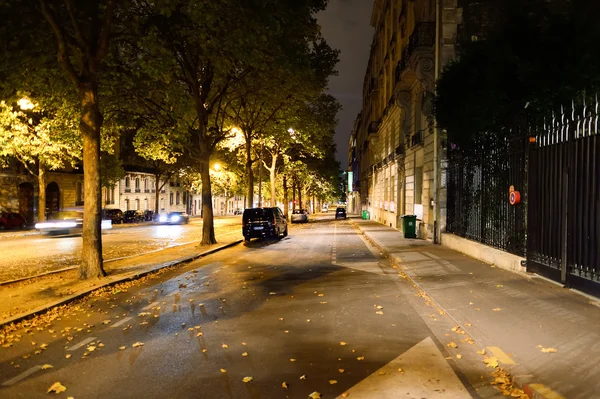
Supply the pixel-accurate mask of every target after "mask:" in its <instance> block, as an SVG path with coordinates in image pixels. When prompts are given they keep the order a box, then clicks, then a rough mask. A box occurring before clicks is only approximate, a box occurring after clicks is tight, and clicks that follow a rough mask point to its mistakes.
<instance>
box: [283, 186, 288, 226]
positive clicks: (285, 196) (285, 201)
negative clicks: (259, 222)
mask: <svg viewBox="0 0 600 399" xmlns="http://www.w3.org/2000/svg"><path fill="white" fill-rule="evenodd" d="M288 202H289V199H288V186H287V175H283V214H284V215H285V218H286V219H287V218H288V214H289V204H288Z"/></svg>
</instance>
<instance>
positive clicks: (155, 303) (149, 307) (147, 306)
mask: <svg viewBox="0 0 600 399" xmlns="http://www.w3.org/2000/svg"><path fill="white" fill-rule="evenodd" d="M157 306H158V302H152V303H151V304H149V305H146V306H145V307H143V308H142V310H148V309H152V308H155V307H157Z"/></svg>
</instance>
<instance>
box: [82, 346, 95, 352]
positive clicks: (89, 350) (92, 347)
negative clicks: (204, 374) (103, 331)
mask: <svg viewBox="0 0 600 399" xmlns="http://www.w3.org/2000/svg"><path fill="white" fill-rule="evenodd" d="M85 350H86V351H88V352H93V351H95V350H96V347H95V346H88V347H87V348H85Z"/></svg>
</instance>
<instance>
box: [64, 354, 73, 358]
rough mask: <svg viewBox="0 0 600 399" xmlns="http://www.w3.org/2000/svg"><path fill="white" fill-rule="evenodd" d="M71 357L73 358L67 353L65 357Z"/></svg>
mask: <svg viewBox="0 0 600 399" xmlns="http://www.w3.org/2000/svg"><path fill="white" fill-rule="evenodd" d="M71 356H73V355H71V354H70V353H67V354H66V355H65V357H66V358H67V359H69V358H70V357H71Z"/></svg>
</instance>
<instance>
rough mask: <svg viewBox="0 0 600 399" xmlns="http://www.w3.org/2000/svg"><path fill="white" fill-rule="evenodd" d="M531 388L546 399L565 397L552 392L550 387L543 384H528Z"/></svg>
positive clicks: (563, 398)
mask: <svg viewBox="0 0 600 399" xmlns="http://www.w3.org/2000/svg"><path fill="white" fill-rule="evenodd" d="M529 386H530V387H531V389H533V390H534V391H536V392H538V393H540V394H541V395H542V396H543V397H544V398H546V399H565V397H564V396H562V395H560V394H558V393H556V392H554V391H553V390H552V389H550V388H548V387H547V386H545V385H543V384H529Z"/></svg>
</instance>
